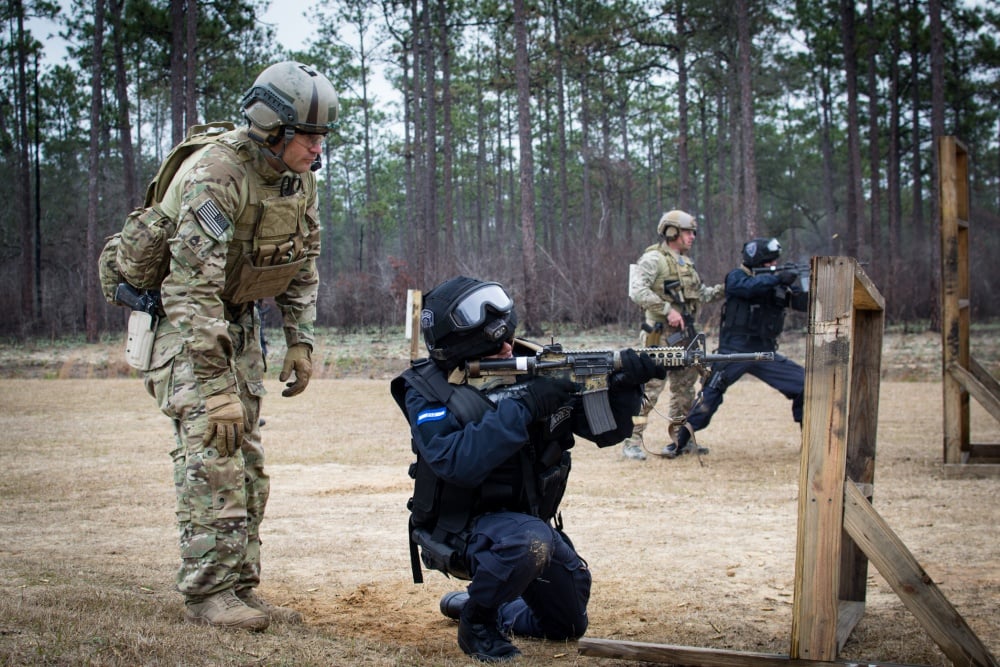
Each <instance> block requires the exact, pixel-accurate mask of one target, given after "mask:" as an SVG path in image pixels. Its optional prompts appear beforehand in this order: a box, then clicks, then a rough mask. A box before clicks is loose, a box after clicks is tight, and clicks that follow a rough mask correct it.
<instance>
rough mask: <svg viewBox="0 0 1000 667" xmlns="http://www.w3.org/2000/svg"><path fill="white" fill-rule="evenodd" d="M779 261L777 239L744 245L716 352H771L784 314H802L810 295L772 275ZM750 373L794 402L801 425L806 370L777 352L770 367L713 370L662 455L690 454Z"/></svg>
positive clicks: (729, 285) (795, 280) (787, 278)
mask: <svg viewBox="0 0 1000 667" xmlns="http://www.w3.org/2000/svg"><path fill="white" fill-rule="evenodd" d="M780 256H781V244H780V243H779V242H778V239H775V238H770V239H762V238H761V239H753V240H752V241H748V242H747V243H746V244H744V246H743V264H742V265H741V266H740V267H739V268H736V269H734V270H732V271H730V272H729V274H728V275H727V276H726V303H725V305H724V306H723V308H722V324H721V330H720V333H719V353H720V354H721V353H741V352H775V351H776V350H777V349H778V336H779V335H780V334H781V332H782V330H783V329H784V326H785V310H786V309H787V308H793V309H795V310H800V311H804V310H806V308H807V306H808V293H807V292H806V291H804V290H803V289H802V287H801V286H800V284H799V283H800V282H801V281H800V280H799V275H798V274H797V273H796V272H794V271H771V270H769V269H772V268H774V267H775V265H776V263H777V261H778V257H780ZM746 373H750V374H751V375H754V376H756V377H758V378H759V379H760V380H762V381H764V382H765V383H767V384H768V385H770V386H772V387H774V388H775V389H777V390H778V391H780V392H781V393H782V394H784V396H785V397H786V398H788V399H790V400H791V401H792V418H793V419H794V420H795V421H796V423H798V424H801V423H802V402H803V392H804V389H805V369H803V368H802V366H800V365H798V364H797V363H795V362H794V361H792V360H791V359H789V358H787V357H785V356H783V355H780V354H777V353H776V352H775V355H774V362H773V363H767V364H753V363H742V362H734V363H727V364H722V365H719V366H717V367H716V368H715V369H713V371H712V374H711V375H710V376H709V378H708V381H707V382H705V385H704V387H703V388H702V392H701V395H700V396H699V397H698V400H697V401H696V402H695V404H694V405H693V406H692V408H691V410H690V411H689V412H688V415H687V419H686V420H685V421H684V424H683V426H682V427H681V429H680V430H679V431H678V433H677V442H676V443H671V444H669V445H667V446H666V448H664V450H663V456H665V457H666V458H670V459H672V458H675V457H677V456H678V455H679V454H681V453H683V452H684V451H685V449H689V444H690V443H691V442H692V441H693V440H694V432H695V431H700V430H701V429H703V428H705V427H706V426H708V423H709V422H710V421H711V420H712V415H714V414H715V411H716V410H718V409H719V406H720V405H722V399H723V396H724V395H725V393H726V389H728V388H729V387H731V386H732V385H733V383H735V382H736V381H737V380H739V379H740V378H741V377H743V375H744V374H746Z"/></svg>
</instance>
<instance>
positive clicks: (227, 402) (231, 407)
mask: <svg viewBox="0 0 1000 667" xmlns="http://www.w3.org/2000/svg"><path fill="white" fill-rule="evenodd" d="M205 411H206V412H207V413H208V430H207V431H205V444H206V445H207V444H208V443H209V442H210V441H211V440H212V438H215V446H216V448H217V449H218V450H219V456H232V455H233V454H235V453H236V452H237V450H239V448H240V447H242V446H243V434H244V433H245V432H246V421H245V420H244V418H243V404H242V403H240V397H239V396H237V395H236V394H235V393H227V394H216V395H214V396H209V397H208V398H206V399H205Z"/></svg>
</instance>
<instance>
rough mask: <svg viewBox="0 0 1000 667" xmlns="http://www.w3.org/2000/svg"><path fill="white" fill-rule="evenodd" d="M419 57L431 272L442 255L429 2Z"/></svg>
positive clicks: (424, 5)
mask: <svg viewBox="0 0 1000 667" xmlns="http://www.w3.org/2000/svg"><path fill="white" fill-rule="evenodd" d="M420 45H421V48H420V54H421V61H422V62H423V76H424V82H423V83H424V87H423V98H424V118H423V121H424V137H423V138H424V146H423V158H424V165H423V168H424V172H423V173H424V175H423V178H422V179H421V180H422V181H423V187H424V192H423V193H422V196H423V197H424V210H423V217H424V225H425V227H424V229H425V235H424V238H425V247H426V249H427V251H426V259H427V263H428V268H430V267H433V268H432V270H439V268H440V267H438V255H439V252H440V247H439V243H440V242H439V240H438V218H437V183H436V179H437V96H436V95H435V86H436V83H437V66H436V65H437V63H436V62H435V60H434V30H433V26H432V25H431V7H430V0H423V1H422V2H421V21H420Z"/></svg>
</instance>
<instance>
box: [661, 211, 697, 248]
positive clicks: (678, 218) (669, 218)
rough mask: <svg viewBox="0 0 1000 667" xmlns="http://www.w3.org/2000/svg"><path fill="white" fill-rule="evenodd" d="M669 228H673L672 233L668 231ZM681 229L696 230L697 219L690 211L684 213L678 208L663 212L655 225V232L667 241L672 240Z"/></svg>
mask: <svg viewBox="0 0 1000 667" xmlns="http://www.w3.org/2000/svg"><path fill="white" fill-rule="evenodd" d="M670 229H673V230H674V231H673V233H670V232H669V230H670ZM682 229H690V230H691V231H697V230H698V221H697V220H695V219H694V216H693V215H691V214H690V213H685V212H684V211H681V210H678V209H674V210H673V211H667V212H666V213H664V214H663V217H661V218H660V222H659V224H657V225H656V233H657V234H659V235H660V236H662V237H664V238H666V239H667V240H668V241H673V240H674V239H675V238H677V236H678V234H680V230H682Z"/></svg>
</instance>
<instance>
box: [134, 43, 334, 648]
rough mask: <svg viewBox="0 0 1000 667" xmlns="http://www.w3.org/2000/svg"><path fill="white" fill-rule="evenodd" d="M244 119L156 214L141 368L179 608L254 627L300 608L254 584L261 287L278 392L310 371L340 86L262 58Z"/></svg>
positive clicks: (259, 513) (179, 180)
mask: <svg viewBox="0 0 1000 667" xmlns="http://www.w3.org/2000/svg"><path fill="white" fill-rule="evenodd" d="M241 107H242V111H243V116H244V118H245V119H246V121H247V124H246V126H244V127H242V128H238V129H233V130H230V131H228V132H219V133H218V136H217V138H214V139H213V140H212V141H210V142H208V143H207V144H206V145H205V146H204V147H202V148H200V149H199V150H197V151H196V152H195V153H193V154H192V155H191V156H190V157H188V158H187V159H186V160H185V161H184V162H183V163H182V164H181V165H180V167H179V168H178V170H177V172H176V174H175V175H174V176H173V178H172V179H171V180H170V184H169V187H168V188H167V190H166V192H165V195H164V196H163V198H162V201H160V202H158V203H157V204H156V206H155V207H150V208H149V209H148V211H149V214H151V215H157V216H163V217H162V219H167V220H172V221H175V222H176V232H175V233H174V234H173V235H172V236H171V237H170V238H169V240H168V246H169V248H168V251H169V270H168V271H167V273H166V277H165V278H163V281H162V285H161V287H160V295H161V298H162V311H161V315H162V316H161V317H159V319H158V321H157V323H156V325H155V331H154V335H155V338H154V342H153V345H152V353H151V358H150V359H149V361H148V365H147V366H146V368H147V370H145V372H144V382H145V387H146V390H147V391H148V392H149V393H150V394H151V395H152V396H153V397H154V398H155V399H156V402H157V405H158V406H159V408H160V409H161V410H162V411H163V413H164V414H165V415H166V416H167V417H169V418H170V420H171V423H172V425H173V432H174V438H175V445H176V447H175V449H174V450H173V451H172V452H171V453H170V456H171V459H172V460H173V466H174V475H173V477H174V482H175V489H176V497H177V503H176V516H177V522H178V529H179V540H180V551H181V565H180V569H179V571H178V573H177V589H178V591H180V593H182V594H183V595H184V603H185V610H184V617H185V619H186V620H187V621H189V622H191V623H195V624H200V625H210V626H215V627H220V628H240V629H246V630H255V631H260V630H263V629H265V628H266V627H267V626H268V624H269V622H270V621H271V620H275V619H277V620H285V621H297V620H301V616H300V615H299V614H298V612H295V611H293V610H290V609H286V608H283V607H278V606H274V605H271V604H269V603H268V602H266V601H265V600H264V599H263V598H261V597H260V596H259V595H258V594H257V593H256V592H255V589H256V587H257V585H258V584H259V583H260V572H261V559H260V555H261V554H260V537H259V531H260V524H261V520H262V519H263V518H264V508H265V505H266V504H267V499H268V492H269V488H270V485H269V480H268V476H267V475H266V474H265V472H264V450H263V446H262V444H261V432H260V409H261V400H262V398H263V396H264V393H265V392H264V377H263V374H264V359H263V356H262V354H261V336H260V326H261V325H260V316H259V313H258V311H257V309H256V308H255V307H254V302H255V301H256V300H258V299H263V298H267V297H274V299H275V302H276V303H277V305H278V308H279V309H280V311H281V313H282V318H283V325H284V334H285V343H286V346H287V352H286V354H285V358H284V364H283V368H282V370H281V373H280V379H281V381H282V382H284V381H286V380H291V381H289V382H288V383H287V388H286V389H285V390H283V391H282V395H283V396H295V395H297V394H299V393H301V392H302V391H303V390H304V389H305V388H306V385H307V384H308V383H309V378H310V375H311V371H312V364H311V352H312V347H313V321H314V320H315V317H316V295H317V286H318V274H317V270H316V258H317V257H318V255H319V252H320V227H319V220H318V213H317V195H316V177H315V176H314V174H313V171H314V170H316V169H318V168H319V160H320V155H321V153H322V150H323V145H324V143H325V141H326V137H327V135H328V133H329V132H330V130H331V128H332V127H333V124H334V122H335V121H336V119H337V114H338V101H337V93H336V92H335V91H334V88H333V85H332V84H331V83H330V81H329V80H328V79H327V78H326V77H325V76H323V75H322V74H320V73H319V72H317V71H316V70H314V69H313V68H312V67H309V66H306V65H303V64H301V63H297V62H291V61H287V62H281V63H277V64H275V65H272V66H270V67H268V68H267V69H265V70H264V71H263V72H262V73H261V74H260V75H259V76H258V77H257V79H256V80H255V81H254V83H253V86H252V87H251V88H250V89H249V90H248V91H247V92H246V94H245V95H244V97H243V100H242V103H241Z"/></svg>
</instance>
